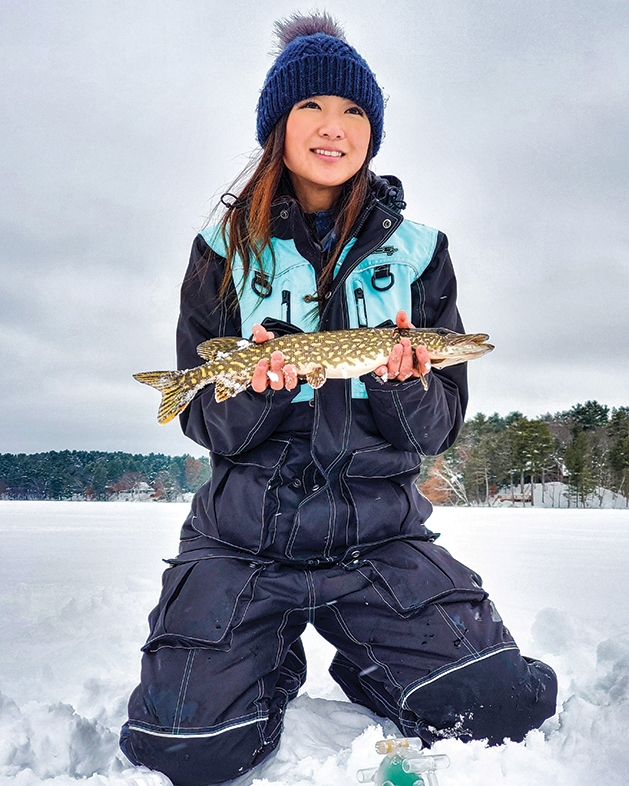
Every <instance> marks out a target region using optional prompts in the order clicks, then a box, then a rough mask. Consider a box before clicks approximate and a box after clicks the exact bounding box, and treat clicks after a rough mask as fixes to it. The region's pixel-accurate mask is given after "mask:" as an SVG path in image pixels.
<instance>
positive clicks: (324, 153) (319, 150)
mask: <svg viewBox="0 0 629 786" xmlns="http://www.w3.org/2000/svg"><path fill="white" fill-rule="evenodd" d="M312 152H313V153H317V155H320V156H327V157H328V158H342V157H343V156H344V155H345V153H342V152H341V151H340V150H324V149H323V148H322V147H315V148H312Z"/></svg>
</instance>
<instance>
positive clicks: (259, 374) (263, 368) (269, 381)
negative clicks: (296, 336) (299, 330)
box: [251, 325, 298, 393]
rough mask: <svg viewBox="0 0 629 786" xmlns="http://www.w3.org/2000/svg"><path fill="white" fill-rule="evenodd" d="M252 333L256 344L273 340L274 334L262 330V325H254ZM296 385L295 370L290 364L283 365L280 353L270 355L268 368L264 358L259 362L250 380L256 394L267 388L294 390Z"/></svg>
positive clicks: (282, 357) (282, 356)
mask: <svg viewBox="0 0 629 786" xmlns="http://www.w3.org/2000/svg"><path fill="white" fill-rule="evenodd" d="M252 332H253V340H254V341H255V342H257V343H262V342H263V341H268V340H269V339H271V338H275V336H274V334H273V333H270V332H269V331H268V330H266V329H265V328H263V327H262V325H254V326H253V328H252ZM297 384H298V379H297V369H296V368H295V366H293V364H292V363H287V364H286V365H284V355H283V353H282V352H273V353H272V354H271V364H270V367H269V362H268V360H267V359H266V358H263V359H262V360H259V361H258V364H257V365H256V368H255V371H254V372H253V376H252V378H251V387H252V388H253V389H254V390H255V392H256V393H264V391H265V390H266V389H267V388H268V387H270V388H271V389H272V390H282V388H286V390H294V389H295V388H296V387H297Z"/></svg>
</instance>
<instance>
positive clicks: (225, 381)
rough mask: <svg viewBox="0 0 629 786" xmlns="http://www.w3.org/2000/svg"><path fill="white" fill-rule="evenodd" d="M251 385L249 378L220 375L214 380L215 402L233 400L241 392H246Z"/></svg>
mask: <svg viewBox="0 0 629 786" xmlns="http://www.w3.org/2000/svg"><path fill="white" fill-rule="evenodd" d="M250 384H251V380H250V379H249V378H243V377H236V376H233V375H231V374H222V375H221V376H220V377H218V378H217V380H216V385H215V387H214V398H215V399H216V401H218V402H221V401H227V399H228V398H233V397H234V396H237V395H238V394H239V393H242V392H243V390H246V389H247V388H248V387H249V385H250Z"/></svg>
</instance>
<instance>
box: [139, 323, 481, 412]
mask: <svg viewBox="0 0 629 786" xmlns="http://www.w3.org/2000/svg"><path fill="white" fill-rule="evenodd" d="M403 337H406V338H408V339H410V342H411V346H412V347H413V349H415V347H418V346H420V345H421V346H424V347H426V349H427V350H428V354H429V356H430V361H431V364H432V366H433V367H435V368H445V367H446V366H453V365H455V364H457V363H464V362H466V361H468V360H474V359H475V358H479V357H482V356H483V355H485V354H486V353H487V352H491V350H492V349H493V348H494V347H493V346H492V345H491V344H487V343H486V342H487V339H488V338H489V336H487V335H486V334H485V333H472V334H461V333H455V332H454V331H452V330H448V329H446V328H431V329H428V328H424V329H420V328H359V329H354V330H328V331H324V332H322V333H292V334H290V335H287V336H279V337H278V338H273V339H270V340H269V341H264V342H262V343H255V342H252V341H248V340H247V339H242V338H235V337H233V336H227V337H224V338H213V339H210V340H209V341H204V342H203V343H202V344H199V346H198V347H197V352H198V353H199V356H200V357H202V358H203V359H204V360H205V361H206V362H205V363H204V364H203V365H201V366H197V367H196V368H192V369H187V370H185V371H147V372H143V373H140V374H134V375H133V376H134V378H135V379H137V380H138V382H143V383H144V384H146V385H151V386H152V387H154V388H157V390H159V391H160V392H161V394H162V401H161V404H160V408H159V412H158V414H157V420H158V422H159V423H161V424H164V423H168V422H169V421H171V420H172V419H173V418H174V417H175V416H176V415H178V414H179V413H180V412H183V410H184V409H185V408H186V407H187V406H188V404H189V403H190V401H192V399H193V398H194V397H195V395H196V394H197V393H198V392H199V390H201V389H202V388H204V387H205V386H206V385H209V384H212V383H213V384H214V385H215V388H214V397H215V398H216V401H219V402H220V401H226V400H227V399H229V398H232V397H233V396H237V395H238V394H239V393H242V391H244V390H246V389H247V388H248V387H249V386H250V385H251V378H252V376H253V372H254V370H255V367H256V365H257V363H258V361H259V360H262V359H263V358H266V359H267V360H268V361H269V362H270V359H271V353H272V352H276V351H278V350H279V351H280V352H282V353H283V354H284V362H285V363H292V364H293V365H294V366H295V368H296V369H297V376H298V377H299V380H300V381H301V382H307V383H308V384H309V385H311V386H312V387H313V388H315V389H316V388H320V387H321V386H322V385H323V384H324V383H325V381H326V379H349V378H352V377H360V376H362V375H363V374H368V373H369V372H370V371H374V369H376V368H378V366H382V365H385V364H386V362H387V360H388V357H389V354H390V352H391V350H392V349H393V347H394V346H395V344H397V343H398V342H399V341H400V339H401V338H403ZM420 379H421V382H422V384H423V385H424V388H427V382H426V380H425V379H424V377H423V376H420Z"/></svg>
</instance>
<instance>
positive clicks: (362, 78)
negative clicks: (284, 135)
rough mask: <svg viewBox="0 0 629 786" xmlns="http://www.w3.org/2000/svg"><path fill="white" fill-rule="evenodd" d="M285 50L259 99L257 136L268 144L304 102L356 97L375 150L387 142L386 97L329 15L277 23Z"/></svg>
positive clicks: (272, 67)
mask: <svg viewBox="0 0 629 786" xmlns="http://www.w3.org/2000/svg"><path fill="white" fill-rule="evenodd" d="M275 32H276V34H277V37H278V40H279V49H280V53H279V55H278V57H277V60H276V61H275V63H274V64H273V65H272V66H271V69H270V71H269V73H268V74H267V75H266V80H265V82H264V86H263V87H262V91H261V93H260V99H259V101H258V118H257V136H258V142H259V143H260V144H261V145H264V143H265V142H266V140H267V138H268V136H269V134H270V133H271V131H272V130H273V126H274V125H275V124H276V123H277V121H278V120H279V119H280V118H281V117H282V115H284V114H285V113H286V112H288V111H289V109H291V108H292V107H293V106H294V105H295V104H296V103H297V102H298V101H303V100H304V98H309V97H310V96H317V95H319V96H326V95H332V96H340V97H341V98H347V99H349V100H350V101H355V102H356V103H357V104H358V106H359V107H361V109H363V110H364V111H365V113H366V114H367V117H368V118H369V122H370V123H371V133H372V138H373V154H374V155H375V154H376V153H377V152H378V150H379V148H380V143H381V141H382V125H383V120H384V100H383V97H382V90H381V89H380V87H379V86H378V83H377V82H376V77H375V75H374V73H373V72H372V71H371V69H370V68H369V66H368V65H367V63H366V62H365V61H364V60H363V58H362V57H361V56H360V55H359V54H358V52H357V51H356V50H355V49H354V48H353V47H352V46H350V45H349V44H348V43H347V41H346V40H345V36H344V33H343V30H342V28H341V27H340V26H339V25H338V24H337V23H336V22H335V21H334V20H333V19H332V17H330V16H329V15H328V14H327V13H323V14H311V15H309V16H301V15H300V14H293V16H292V17H290V18H289V19H286V20H280V21H278V22H276V23H275Z"/></svg>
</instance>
